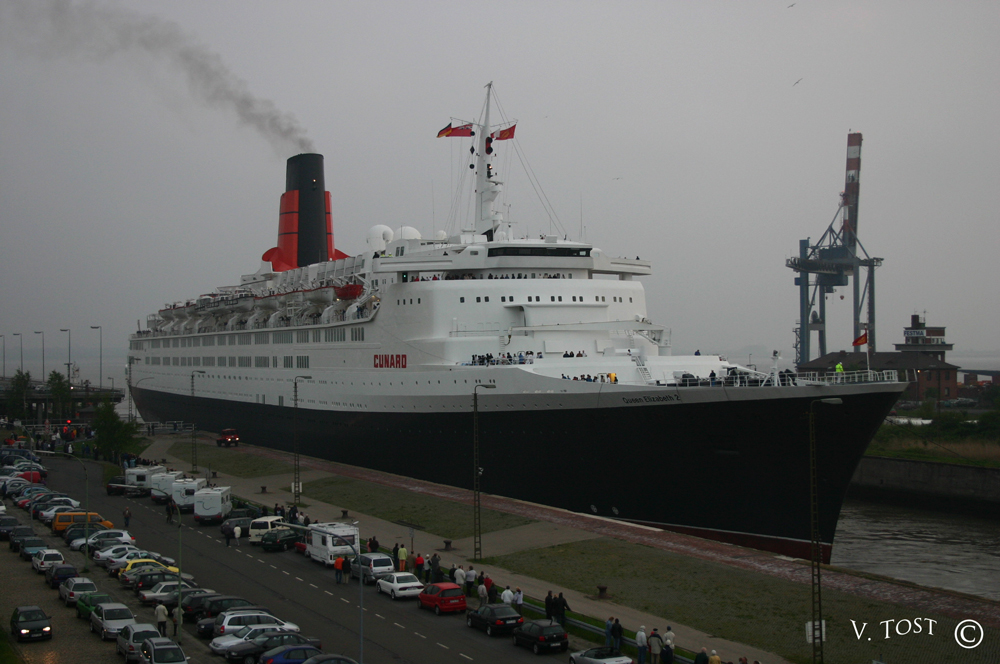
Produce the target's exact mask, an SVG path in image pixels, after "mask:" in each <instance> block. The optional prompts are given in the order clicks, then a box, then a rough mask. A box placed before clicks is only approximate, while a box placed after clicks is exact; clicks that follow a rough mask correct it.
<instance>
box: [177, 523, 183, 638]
mask: <svg viewBox="0 0 1000 664" xmlns="http://www.w3.org/2000/svg"><path fill="white" fill-rule="evenodd" d="M183 535H184V526H183V525H182V524H181V511H180V509H179V508H178V510H177V608H176V609H175V612H177V613H178V614H179V615H178V617H179V618H183V614H180V608H181V588H183V587H184V576H183V574H184V572H183V568H182V567H181V561H182V559H183V554H184V538H183V537H182V536H183ZM183 634H184V625H178V626H177V645H180V643H181V636H182V635H183Z"/></svg>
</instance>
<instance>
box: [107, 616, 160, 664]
mask: <svg viewBox="0 0 1000 664" xmlns="http://www.w3.org/2000/svg"><path fill="white" fill-rule="evenodd" d="M159 635H160V632H159V631H158V630H157V629H156V625H153V624H152V623H136V624H134V625H125V626H124V627H122V629H121V631H119V632H118V637H117V638H116V639H115V650H117V651H118V654H120V655H125V661H126V662H131V661H138V659H139V647H140V646H141V645H142V642H143V641H145V640H146V639H155V638H156V637H158V636H159Z"/></svg>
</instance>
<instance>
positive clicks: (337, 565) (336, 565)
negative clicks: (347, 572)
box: [333, 556, 344, 584]
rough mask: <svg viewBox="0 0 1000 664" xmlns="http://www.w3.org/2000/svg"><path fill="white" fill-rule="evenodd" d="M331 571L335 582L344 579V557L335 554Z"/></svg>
mask: <svg viewBox="0 0 1000 664" xmlns="http://www.w3.org/2000/svg"><path fill="white" fill-rule="evenodd" d="M333 572H334V576H335V577H336V580H337V583H338V584H339V583H340V582H341V581H343V580H344V557H343V556H337V559H336V560H334V561H333Z"/></svg>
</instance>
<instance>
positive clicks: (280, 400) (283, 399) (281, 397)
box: [278, 395, 285, 406]
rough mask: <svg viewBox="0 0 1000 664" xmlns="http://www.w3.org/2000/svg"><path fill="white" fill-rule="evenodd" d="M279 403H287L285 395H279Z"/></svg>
mask: <svg viewBox="0 0 1000 664" xmlns="http://www.w3.org/2000/svg"><path fill="white" fill-rule="evenodd" d="M278 405H279V406H284V405H285V397H283V396H281V395H278Z"/></svg>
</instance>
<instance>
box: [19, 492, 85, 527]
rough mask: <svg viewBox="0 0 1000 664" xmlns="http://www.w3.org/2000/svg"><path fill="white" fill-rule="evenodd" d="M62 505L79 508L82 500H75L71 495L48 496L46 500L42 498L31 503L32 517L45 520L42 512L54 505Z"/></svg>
mask: <svg viewBox="0 0 1000 664" xmlns="http://www.w3.org/2000/svg"><path fill="white" fill-rule="evenodd" d="M46 498H47V497H46ZM60 506H62V507H76V508H79V507H80V501H79V500H74V499H72V498H70V497H69V496H56V497H54V498H48V499H44V500H42V499H40V500H36V501H35V502H34V503H33V504H32V505H31V518H33V519H39V520H40V521H44V520H45V519H43V518H42V512H44V511H45V510H50V509H52V508H53V507H60ZM63 511H64V512H68V511H69V510H63ZM50 521H51V519H50Z"/></svg>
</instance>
